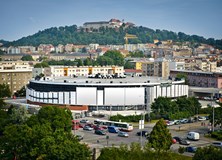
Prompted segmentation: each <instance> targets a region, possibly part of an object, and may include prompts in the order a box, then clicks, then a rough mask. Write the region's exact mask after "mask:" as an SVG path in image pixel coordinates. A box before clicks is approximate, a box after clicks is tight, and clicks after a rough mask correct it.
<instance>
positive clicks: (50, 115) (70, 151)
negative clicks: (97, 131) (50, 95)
mask: <svg viewBox="0 0 222 160" xmlns="http://www.w3.org/2000/svg"><path fill="white" fill-rule="evenodd" d="M71 119H72V118H71V112H70V110H68V109H66V108H58V107H43V108H41V109H40V111H39V114H37V115H32V116H31V117H30V118H29V119H28V120H27V121H26V123H23V124H9V125H7V126H6V127H5V128H4V132H3V136H0V150H1V151H4V152H1V154H0V159H64V160H65V159H74V160H75V159H76V160H77V159H78V160H87V159H90V151H89V148H88V147H87V146H86V145H85V144H80V143H79V142H78V140H77V139H76V138H75V137H74V135H72V133H71ZM0 124H1V123H0Z"/></svg>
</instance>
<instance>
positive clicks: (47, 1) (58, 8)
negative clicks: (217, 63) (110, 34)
mask: <svg viewBox="0 0 222 160" xmlns="http://www.w3.org/2000/svg"><path fill="white" fill-rule="evenodd" d="M0 6H1V7H0V15H1V19H0V39H4V40H9V41H12V40H17V39H20V38H22V37H25V36H28V35H32V34H34V33H36V32H38V31H39V30H44V29H47V28H50V27H59V26H66V25H67V26H70V25H73V24H76V25H77V26H82V25H83V23H84V22H93V21H109V20H110V19H111V18H116V19H119V20H123V19H124V21H125V22H133V23H134V24H136V26H144V27H148V28H151V29H161V30H162V29H166V30H169V31H173V32H184V33H186V34H190V35H193V34H195V35H199V36H203V37H205V38H215V39H222V0H0Z"/></svg>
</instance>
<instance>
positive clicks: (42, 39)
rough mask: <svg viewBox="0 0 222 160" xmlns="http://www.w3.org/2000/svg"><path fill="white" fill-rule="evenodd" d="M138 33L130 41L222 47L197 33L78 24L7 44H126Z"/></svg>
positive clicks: (53, 28)
mask: <svg viewBox="0 0 222 160" xmlns="http://www.w3.org/2000/svg"><path fill="white" fill-rule="evenodd" d="M126 33H128V34H134V35H137V37H138V39H130V40H129V43H153V40H154V39H158V40H173V41H178V42H183V41H190V42H197V43H206V44H210V45H213V46H215V47H216V48H219V49H222V39H221V40H215V39H213V38H209V39H205V38H204V37H201V36H197V35H187V34H184V33H182V32H179V33H175V32H172V31H167V30H159V29H157V30H153V29H150V28H146V27H142V26H140V27H131V28H127V29H123V28H120V29H119V30H118V31H117V30H115V29H111V28H109V29H105V28H101V29H100V30H99V31H98V32H84V31H83V30H77V26H76V25H72V26H65V27H52V28H49V29H45V30H43V31H39V32H38V33H36V34H34V35H31V36H27V37H23V38H21V39H19V40H17V41H13V42H10V43H7V44H6V46H10V45H13V46H23V45H33V46H38V45H39V44H53V45H58V44H68V43H73V44H90V43H98V44H100V45H106V44H124V42H125V41H124V36H125V34H126Z"/></svg>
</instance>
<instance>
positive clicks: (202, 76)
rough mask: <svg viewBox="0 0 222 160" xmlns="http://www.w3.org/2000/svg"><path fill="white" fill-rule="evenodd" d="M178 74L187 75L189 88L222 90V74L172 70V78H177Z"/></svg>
mask: <svg viewBox="0 0 222 160" xmlns="http://www.w3.org/2000/svg"><path fill="white" fill-rule="evenodd" d="M178 73H183V74H185V75H187V79H188V83H189V86H195V87H207V88H220V89H221V88H222V73H215V72H203V71H187V70H183V71H182V70H170V76H171V77H172V78H173V77H174V78H175V77H176V75H177V74H178Z"/></svg>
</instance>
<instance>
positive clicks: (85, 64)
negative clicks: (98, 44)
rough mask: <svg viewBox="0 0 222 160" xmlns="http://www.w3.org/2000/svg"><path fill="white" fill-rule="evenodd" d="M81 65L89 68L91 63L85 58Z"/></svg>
mask: <svg viewBox="0 0 222 160" xmlns="http://www.w3.org/2000/svg"><path fill="white" fill-rule="evenodd" d="M83 64H84V66H91V65H92V62H91V60H90V59H89V58H86V59H84V61H83Z"/></svg>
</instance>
